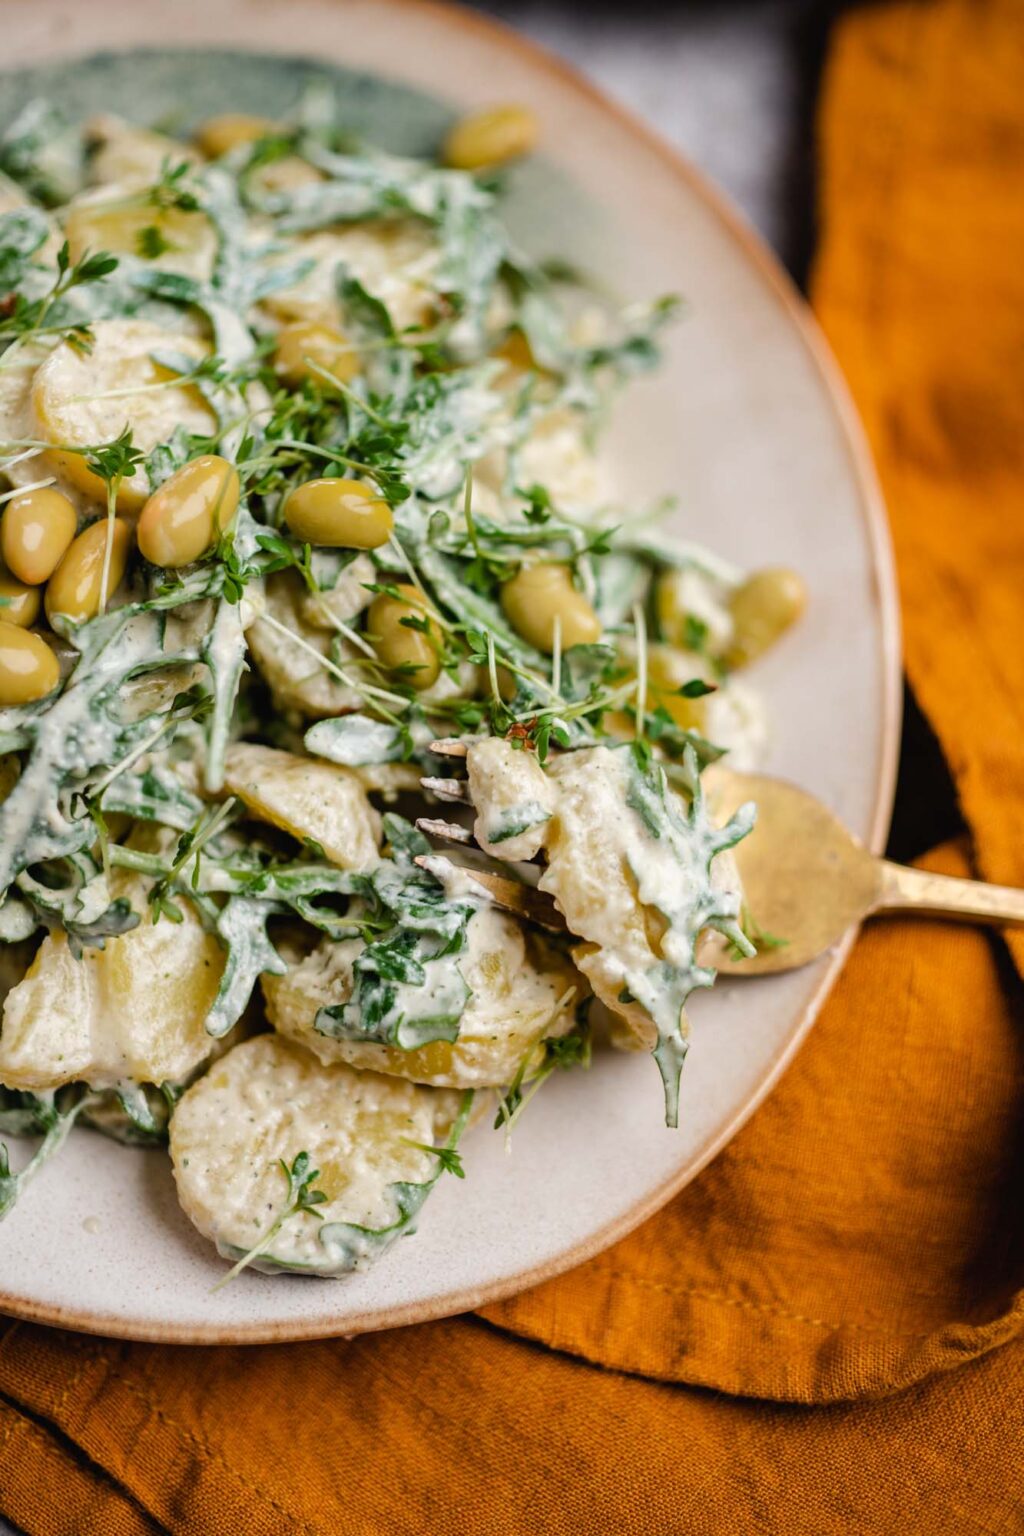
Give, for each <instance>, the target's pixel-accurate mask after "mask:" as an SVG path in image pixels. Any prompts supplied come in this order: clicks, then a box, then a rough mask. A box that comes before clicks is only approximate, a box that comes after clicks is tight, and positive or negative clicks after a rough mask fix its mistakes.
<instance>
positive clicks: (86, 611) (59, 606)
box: [45, 517, 132, 624]
mask: <svg viewBox="0 0 1024 1536" xmlns="http://www.w3.org/2000/svg"><path fill="white" fill-rule="evenodd" d="M108 535H109V538H110V564H109V568H108V571H107V583H106V591H103V563H104V557H105V554H106V548H107V538H108ZM131 539H132V536H131V530H130V529H129V527H128V524H127V523H126V522H125V521H124V519H123V518H120V517H115V519H114V522H113V525H112V526H110V527H109V528H108V523H107V519H106V518H100V520H99V521H98V522H96V523H91V524H90V525H89V527H88V528H86V529H85V531H84V532H83V533H80V534H79V535H78V538H77V539H75V540H74V542H73V543H72V544H71V547H70V548H69V550H68V552H67V554H66V555H65V556H64V558H63V560H62V561H61V563H60V565H58V567H57V569H56V570H55V571H54V573H53V575H52V576H51V577H50V580H49V583H48V584H47V588H46V600H45V601H46V616H47V618H48V619H49V620H50V621H51V622H52V621H53V619H54V617H55V616H56V615H57V614H58V613H61V614H64V616H65V617H66V618H69V619H72V620H74V622H75V623H76V624H81V623H84V621H85V620H86V619H92V618H95V617H96V615H97V614H98V613H99V611H100V609H101V608H103V607H105V606H106V604H107V602H108V601H109V600H110V598H111V597H112V596H113V594H114V592H115V591H116V590H117V588H118V587H119V586H120V584H121V578H122V577H123V576H124V572H125V566H126V565H127V564H128V550H129V547H130V545H131Z"/></svg>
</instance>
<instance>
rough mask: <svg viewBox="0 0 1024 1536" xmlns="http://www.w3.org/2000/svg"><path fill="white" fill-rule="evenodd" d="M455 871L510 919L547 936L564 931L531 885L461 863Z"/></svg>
mask: <svg viewBox="0 0 1024 1536" xmlns="http://www.w3.org/2000/svg"><path fill="white" fill-rule="evenodd" d="M422 825H423V824H422V822H417V826H422ZM460 830H461V828H460ZM416 863H417V864H419V865H421V866H423V867H427V868H429V863H428V862H427V861H426V860H424V859H423V858H418V859H417V860H416ZM458 869H459V871H460V873H462V874H463V875H465V876H466V878H467V879H469V880H472V881H473V883H474V885H478V886H480V887H481V889H482V890H484V891H486V893H487V895H488V896H489V897H490V898H491V900H492V901H493V902H494V904H495V906H496V907H502V908H503V909H504V910H505V911H506V912H511V913H512V915H513V917H519V918H521V919H522V920H523V922H526V923H532V924H533V925H534V927H536V928H544V929H546V930H547V932H548V933H565V932H566V931H567V930H566V926H565V918H564V917H563V916H562V914H561V912H559V910H558V908H557V907H556V906H555V903H554V901H553V900H552V899H551V897H550V896H549V895H548V894H547V892H546V891H537V890H534V888H533V886H532V885H523V883H522V882H521V881H520V880H508V879H506V878H505V876H504V875H492V874H491V873H490V871H489V870H483V869H471V868H468V867H467V866H466V865H464V864H460V865H458Z"/></svg>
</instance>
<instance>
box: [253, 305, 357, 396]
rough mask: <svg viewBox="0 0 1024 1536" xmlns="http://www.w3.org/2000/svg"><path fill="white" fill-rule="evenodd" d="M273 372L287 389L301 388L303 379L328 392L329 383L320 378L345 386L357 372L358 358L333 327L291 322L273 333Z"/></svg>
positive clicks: (313, 321) (319, 322)
mask: <svg viewBox="0 0 1024 1536" xmlns="http://www.w3.org/2000/svg"><path fill="white" fill-rule="evenodd" d="M274 369H275V371H276V372H277V373H278V374H279V375H280V377H281V379H282V380H283V381H284V383H285V384H287V385H288V386H289V388H291V389H299V388H301V386H302V385H303V384H305V382H306V380H307V379H312V381H313V382H314V383H315V384H319V385H320V387H321V389H330V387H331V385H330V379H325V378H324V374H325V373H329V374H330V375H331V377H332V378H335V379H337V380H338V382H339V383H340V384H347V383H348V382H349V380H350V379H354V378H355V376H356V374H357V373H358V372H359V354H358V352H357V351H356V349H355V347H354V346H353V345H352V343H351V342H350V341H349V339H348V337H347V336H346V335H345V334H344V332H342V331H339V330H338V328H337V326H336V325H328V324H326V322H324V321H322V320H294V321H292V323H291V324H290V325H283V326H282V327H281V329H280V330H279V331H278V333H277V345H276V347H275V350H274ZM318 369H319V370H322V371H320V372H318V371H317V370H318Z"/></svg>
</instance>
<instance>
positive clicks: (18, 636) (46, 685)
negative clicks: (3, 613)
mask: <svg viewBox="0 0 1024 1536" xmlns="http://www.w3.org/2000/svg"><path fill="white" fill-rule="evenodd" d="M59 682H60V667H59V665H58V663H57V658H56V656H55V655H54V654H53V652H52V651H51V650H50V647H49V646H48V645H47V643H46V641H45V640H44V639H42V637H41V636H40V635H34V634H33V633H32V632H31V630H27V629H19V628H18V626H17V625H16V624H9V623H8V622H7V620H6V619H0V706H3V707H4V708H5V709H6V708H8V707H10V706H12V705H18V704H31V703H33V702H34V701H35V700H36V699H45V697H46V695H47V694H48V693H52V692H53V690H54V689H55V688H56V686H57V684H58V683H59Z"/></svg>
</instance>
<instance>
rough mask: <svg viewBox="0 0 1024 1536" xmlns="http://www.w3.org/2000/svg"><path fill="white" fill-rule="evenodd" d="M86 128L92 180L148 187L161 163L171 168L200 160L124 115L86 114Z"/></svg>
mask: <svg viewBox="0 0 1024 1536" xmlns="http://www.w3.org/2000/svg"><path fill="white" fill-rule="evenodd" d="M86 131H87V133H88V136H89V138H90V140H91V141H92V143H93V144H94V145H95V146H96V148H95V150H94V152H93V155H92V159H91V161H90V163H89V173H90V178H91V180H92V181H93V182H94V183H97V184H99V183H109V182H120V183H122V184H128V185H132V186H135V187H150V186H152V185H153V183H154V182H155V181H159V179H160V176H161V175H162V173H163V170H164V167H165V166H170V167H171V169H172V170H173V169H174V167H175V166H179V165H181V164H182V162H185V163H186V164H188V165H190V166H198V165H200V164H202V161H201V160H200V158H199V156H198V155H197V154H196V153H195V151H194V150H192V149H190V148H189V147H188V145H186V144H182V143H181V142H180V140H178V139H171V138H168V137H167V135H166V134H163V133H154V132H153V130H152V129H151V128H137V127H136V126H135V124H134V123H126V122H125V120H124V118H122V117H116V116H115V115H114V114H113V113H111V112H104V113H101V114H99V115H97V116H96V117H93V118H90V120H89V122H88V124H87V125H86Z"/></svg>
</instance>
